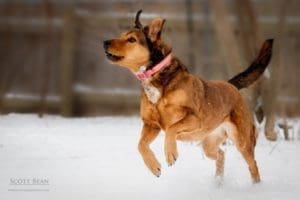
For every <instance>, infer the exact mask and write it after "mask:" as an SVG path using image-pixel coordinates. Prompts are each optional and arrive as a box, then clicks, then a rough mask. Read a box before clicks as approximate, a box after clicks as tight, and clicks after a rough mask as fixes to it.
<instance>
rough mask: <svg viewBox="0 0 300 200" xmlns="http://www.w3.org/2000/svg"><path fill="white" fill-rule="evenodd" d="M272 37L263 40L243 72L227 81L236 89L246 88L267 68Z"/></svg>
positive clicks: (270, 53)
mask: <svg viewBox="0 0 300 200" xmlns="http://www.w3.org/2000/svg"><path fill="white" fill-rule="evenodd" d="M272 46H273V39H268V40H266V41H265V42H264V44H263V46H262V48H261V49H260V52H259V54H258V56H257V57H256V59H255V60H254V61H253V62H252V64H251V65H250V66H249V67H248V68H247V69H246V70H245V71H243V72H241V73H239V74H237V75H236V76H234V77H233V78H231V79H230V80H229V81H228V82H229V83H231V84H232V85H234V86H235V87H237V88H238V89H242V88H246V87H248V86H249V85H251V84H252V83H253V82H255V81H256V80H257V79H258V78H259V77H260V76H261V75H262V74H263V72H264V71H265V69H266V68H267V66H268V64H269V62H270V60H271V56H272Z"/></svg>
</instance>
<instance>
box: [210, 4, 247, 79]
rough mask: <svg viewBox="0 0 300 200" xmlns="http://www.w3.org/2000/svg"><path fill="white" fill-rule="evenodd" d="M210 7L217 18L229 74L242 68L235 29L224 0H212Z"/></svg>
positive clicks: (217, 26) (217, 31)
mask: <svg viewBox="0 0 300 200" xmlns="http://www.w3.org/2000/svg"><path fill="white" fill-rule="evenodd" d="M209 3H210V7H211V9H212V13H213V16H214V20H215V23H214V24H215V28H216V33H217V36H218V39H219V42H220V45H221V50H222V54H223V57H224V59H225V62H226V66H227V68H228V72H229V75H233V74H234V72H235V73H236V72H239V71H240V70H241V58H240V55H239V49H238V45H237V41H236V37H235V35H234V29H233V27H232V25H231V24H230V22H229V17H228V14H227V11H226V7H225V4H224V1H223V0H210V1H209Z"/></svg>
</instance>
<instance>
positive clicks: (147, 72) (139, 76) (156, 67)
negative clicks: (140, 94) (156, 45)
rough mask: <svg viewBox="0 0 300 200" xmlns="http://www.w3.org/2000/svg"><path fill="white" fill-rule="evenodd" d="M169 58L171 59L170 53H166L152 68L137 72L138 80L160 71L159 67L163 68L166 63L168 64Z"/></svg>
mask: <svg viewBox="0 0 300 200" xmlns="http://www.w3.org/2000/svg"><path fill="white" fill-rule="evenodd" d="M171 59H172V55H171V54H169V55H167V56H166V57H165V58H164V59H163V60H162V61H160V63H158V64H157V65H155V66H154V67H152V69H149V70H147V71H141V72H138V73H137V74H136V76H137V78H138V79H139V80H143V79H146V78H149V77H150V76H152V75H153V74H155V73H156V72H158V71H160V70H161V69H163V68H164V67H166V66H167V65H169V64H170V62H171Z"/></svg>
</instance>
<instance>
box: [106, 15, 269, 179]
mask: <svg viewBox="0 0 300 200" xmlns="http://www.w3.org/2000/svg"><path fill="white" fill-rule="evenodd" d="M141 12H142V10H140V11H138V12H137V14H136V17H135V26H134V27H133V28H132V29H131V30H129V31H127V32H124V33H122V34H121V36H120V37H119V38H116V39H111V40H106V41H104V42H103V47H104V50H105V53H106V57H107V59H108V60H110V62H111V63H113V64H117V65H119V66H122V67H125V68H127V69H129V70H130V71H132V73H133V74H135V75H136V77H137V78H138V79H139V80H140V82H141V85H142V91H141V104H140V115H141V118H142V121H143V128H142V133H141V138H140V140H139V143H138V150H139V152H140V154H141V155H142V158H143V160H144V163H145V164H146V166H147V167H148V168H149V170H150V171H151V172H152V173H153V174H154V175H155V176H157V177H159V176H160V175H161V165H160V163H159V162H158V160H157V158H156V157H155V155H154V153H153V151H152V150H151V149H150V147H149V145H150V144H151V143H152V142H153V141H154V140H155V138H156V137H157V136H158V134H159V132H160V131H161V130H163V131H164V132H165V139H164V153H165V157H166V162H167V163H168V165H169V166H171V165H173V164H174V163H175V161H176V159H177V157H178V151H177V143H176V141H177V140H179V141H195V142H199V143H202V146H203V150H204V153H205V155H206V156H207V157H208V158H210V159H212V160H215V163H216V173H215V175H216V177H221V178H222V177H223V173H224V152H223V151H222V149H221V148H219V145H220V144H222V143H223V142H224V141H225V140H226V139H227V138H229V139H230V140H232V141H233V143H234V144H235V145H236V147H237V149H238V150H239V152H240V153H241V154H242V156H243V158H244V159H245V161H246V162H247V164H248V166H249V171H250V174H251V178H252V181H253V183H258V182H260V174H259V170H258V167H257V164H256V160H255V153H254V148H255V145H256V138H257V132H256V128H255V125H254V122H253V118H252V114H251V111H250V110H249V108H248V106H247V104H246V102H245V100H244V99H243V97H242V96H241V94H240V93H239V89H242V88H245V87H248V86H249V85H251V84H252V83H253V82H255V81H256V80H257V79H258V78H259V77H260V76H261V75H262V73H263V72H264V70H265V69H266V67H267V65H268V63H269V61H270V59H271V55H272V52H271V51H272V43H273V39H269V40H266V41H265V42H264V44H263V46H262V48H261V50H260V52H259V55H258V56H257V58H256V59H255V60H254V61H253V63H252V64H251V65H250V66H249V67H248V68H247V69H246V70H245V71H243V72H242V73H240V74H238V75H236V76H234V77H233V78H232V79H230V80H229V81H227V82H226V81H217V80H211V81H206V80H204V79H201V78H199V77H196V76H194V75H192V74H190V73H189V72H188V69H187V68H186V66H185V65H184V64H183V63H182V62H181V61H180V60H179V59H178V58H177V57H176V56H175V55H173V53H172V49H171V47H170V46H169V45H167V44H165V43H164V42H163V40H162V38H161V33H162V30H163V26H164V24H165V19H163V18H161V17H157V18H154V19H153V20H152V21H150V23H149V24H148V25H147V26H145V27H144V26H143V25H142V24H141V22H140V20H139V17H140V14H141Z"/></svg>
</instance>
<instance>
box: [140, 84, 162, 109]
mask: <svg viewBox="0 0 300 200" xmlns="http://www.w3.org/2000/svg"><path fill="white" fill-rule="evenodd" d="M142 86H143V88H144V91H145V93H146V96H147V98H148V100H149V101H150V102H151V103H153V104H156V103H157V102H158V100H159V99H160V97H161V93H160V91H159V89H157V88H156V87H154V86H153V85H152V84H151V82H150V81H149V80H143V81H142Z"/></svg>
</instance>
